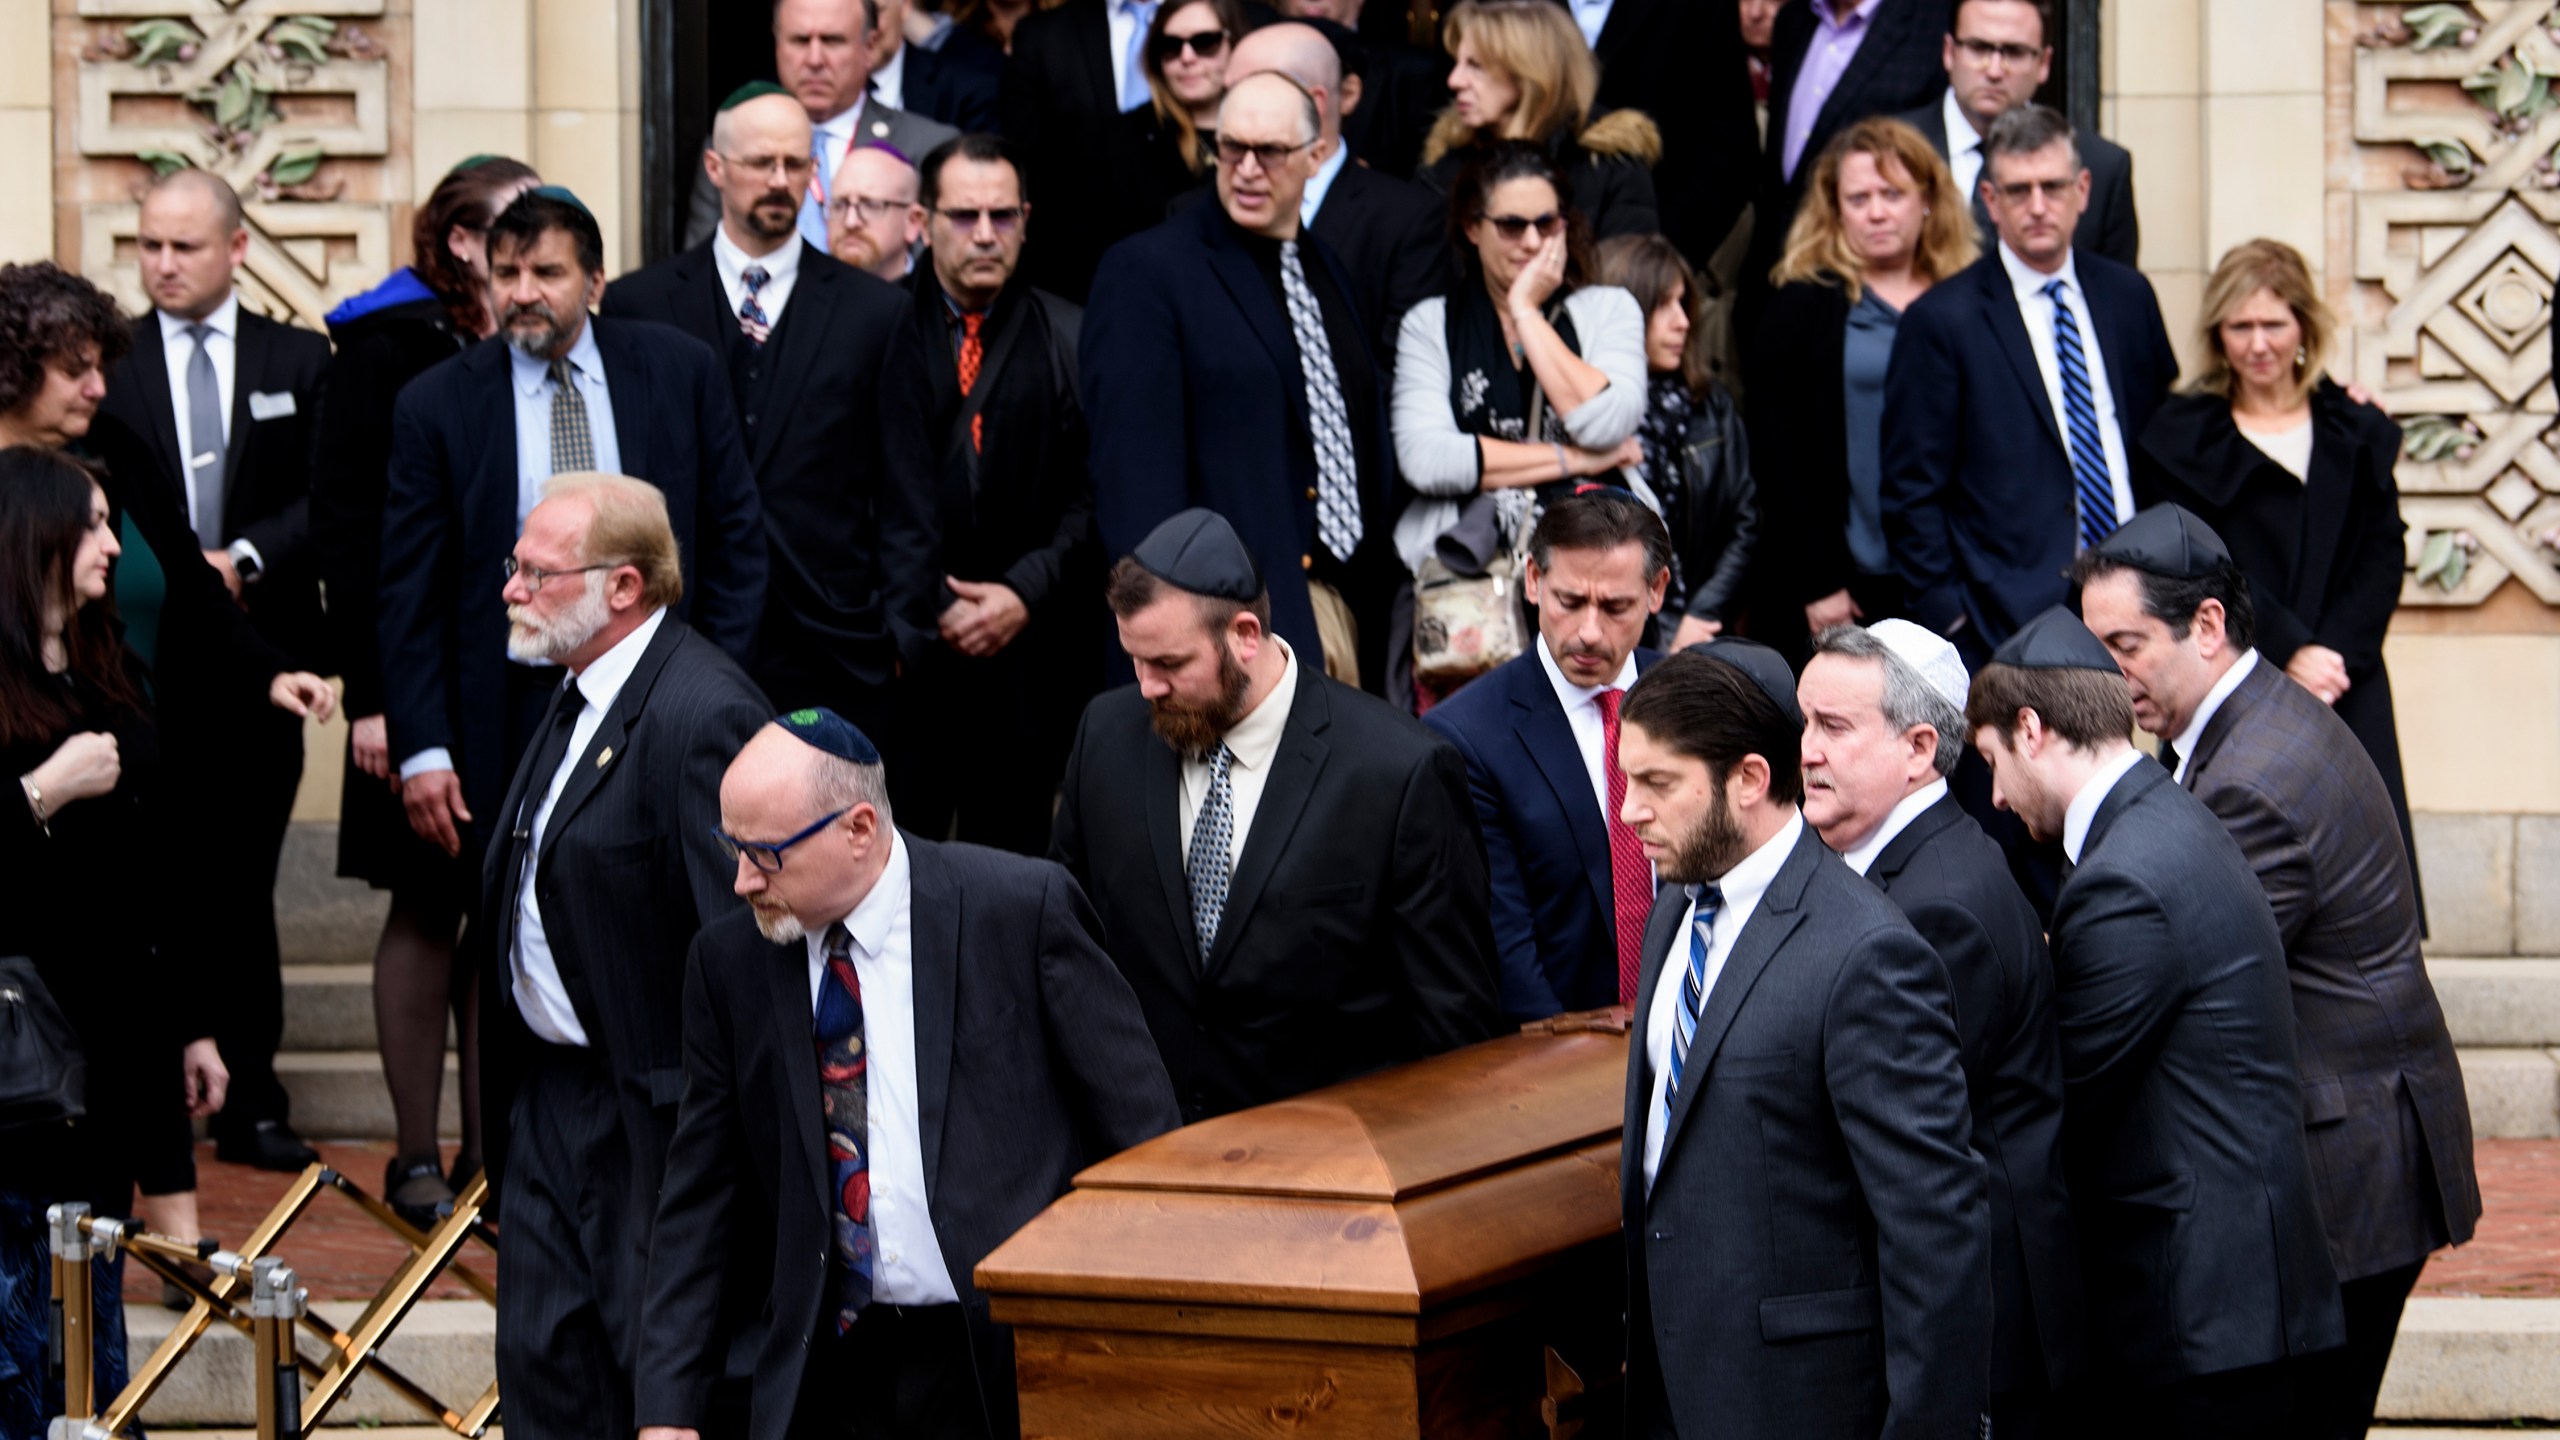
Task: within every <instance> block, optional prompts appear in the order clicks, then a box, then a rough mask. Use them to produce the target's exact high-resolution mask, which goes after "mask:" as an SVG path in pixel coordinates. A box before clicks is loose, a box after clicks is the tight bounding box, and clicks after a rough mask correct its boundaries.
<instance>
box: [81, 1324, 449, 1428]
mask: <svg viewBox="0 0 2560 1440" xmlns="http://www.w3.org/2000/svg"><path fill="white" fill-rule="evenodd" d="M311 1309H312V1312H313V1313H314V1314H316V1315H320V1316H322V1317H324V1318H325V1319H327V1320H328V1321H329V1323H331V1324H333V1325H336V1326H339V1327H340V1328H344V1327H346V1326H348V1325H352V1324H354V1323H355V1319H356V1316H357V1314H358V1313H359V1312H361V1311H362V1310H363V1309H364V1305H363V1302H361V1301H354V1300H346V1301H314V1302H313V1303H312V1307H311ZM496 1316H497V1311H495V1310H494V1309H492V1308H490V1307H489V1306H487V1305H485V1304H482V1303H481V1302H479V1301H477V1300H429V1301H425V1302H423V1303H421V1304H420V1305H419V1306H418V1307H417V1308H416V1309H414V1310H412V1311H410V1312H409V1316H408V1318H407V1319H405V1320H403V1321H402V1322H401V1323H400V1327H399V1328H398V1329H397V1330H394V1331H393V1332H392V1333H391V1338H390V1339H388V1340H386V1341H384V1342H383V1344H382V1356H383V1359H384V1360H386V1361H388V1362H389V1363H390V1364H391V1365H393V1366H394V1367H396V1368H397V1369H398V1370H399V1371H400V1373H401V1374H403V1375H405V1376H407V1377H408V1378H409V1379H410V1380H412V1381H414V1382H416V1383H417V1384H419V1385H421V1386H424V1387H425V1388H426V1390H427V1391H428V1393H429V1394H432V1395H434V1396H435V1397H436V1398H437V1399H439V1400H442V1401H443V1402H444V1403H445V1404H446V1405H448V1406H451V1407H452V1408H454V1409H456V1410H462V1409H467V1408H468V1407H469V1406H470V1405H471V1403H472V1402H473V1401H475V1400H477V1399H479V1398H480V1395H481V1392H483V1391H485V1390H487V1389H488V1388H489V1383H490V1381H491V1380H493V1379H494V1378H496V1374H497V1358H496V1334H497V1330H496V1324H497V1321H496ZM178 1318H179V1317H178V1316H177V1315H176V1314H175V1313H173V1312H171V1311H168V1310H164V1309H162V1308H160V1307H159V1306H157V1305H128V1306H127V1307H126V1308H125V1331H126V1341H127V1345H128V1348H129V1352H130V1353H131V1355H132V1357H133V1363H135V1364H137V1365H139V1364H141V1363H142V1361H143V1360H145V1359H147V1358H149V1356H150V1354H151V1350H152V1347H154V1346H156V1345H158V1344H159V1343H160V1340H161V1338H162V1337H163V1336H165V1335H167V1334H168V1333H169V1331H170V1330H171V1329H172V1328H173V1327H174V1326H175V1325H176V1324H177V1322H178ZM302 1350H303V1353H304V1354H306V1355H309V1356H311V1357H312V1358H314V1359H318V1358H320V1349H319V1345H318V1342H317V1341H316V1340H314V1339H313V1338H312V1337H311V1336H309V1335H308V1334H306V1335H305V1336H304V1337H303V1340H302ZM255 1393H256V1392H255V1391H253V1390H252V1389H250V1366H249V1337H248V1336H246V1335H243V1334H241V1333H240V1332H239V1331H237V1330H234V1329H232V1328H230V1327H229V1326H227V1325H218V1326H215V1327H214V1328H213V1329H212V1330H211V1331H209V1332H207V1333H206V1335H205V1337H204V1338H203V1339H202V1340H199V1341H197V1342H196V1346H195V1348H194V1349H192V1350H190V1351H188V1352H187V1356H186V1358H185V1359H184V1360H181V1361H179V1362H178V1365H177V1368H175V1369H174V1370H172V1371H170V1372H169V1378H168V1379H167V1380H166V1381H164V1382H163V1383H162V1384H161V1386H160V1388H159V1390H158V1391H157V1392H155V1393H154V1394H153V1395H152V1397H151V1403H149V1404H148V1405H145V1406H143V1407H142V1418H143V1420H144V1421H145V1422H146V1423H148V1424H154V1425H173V1426H174V1425H224V1426H237V1425H248V1424H254V1423H255V1422H256V1420H257V1416H256V1414H255V1413H254V1412H253V1410H252V1408H251V1407H252V1405H253V1404H254V1401H253V1399H252V1397H253V1396H254V1394H255ZM428 1419H429V1417H428V1416H426V1415H423V1414H422V1413H420V1411H419V1410H418V1407H417V1406H415V1405H412V1404H410V1403H409V1402H408V1401H407V1400H405V1399H403V1398H402V1397H401V1396H400V1395H399V1394H398V1393H397V1392H396V1391H394V1390H392V1389H391V1388H390V1387H388V1386H386V1385H384V1384H383V1383H382V1382H381V1381H379V1380H376V1379H373V1378H372V1377H370V1376H367V1377H363V1378H360V1379H358V1380H357V1381H356V1383H355V1385H354V1387H353V1388H352V1389H351V1390H349V1392H348V1393H347V1396H346V1398H345V1399H343V1400H341V1401H339V1402H338V1404H337V1406H336V1408H334V1409H332V1410H331V1411H330V1412H329V1416H328V1423H329V1424H331V1425H375V1424H391V1425H401V1426H408V1425H417V1424H420V1423H421V1422H424V1421H427V1420H428ZM378 1433H387V1432H378ZM432 1433H434V1434H438V1435H446V1436H450V1434H451V1433H452V1432H450V1431H446V1430H441V1429H439V1430H436V1431H434V1432H432ZM492 1433H495V1432H494V1431H493V1432H492Z"/></svg>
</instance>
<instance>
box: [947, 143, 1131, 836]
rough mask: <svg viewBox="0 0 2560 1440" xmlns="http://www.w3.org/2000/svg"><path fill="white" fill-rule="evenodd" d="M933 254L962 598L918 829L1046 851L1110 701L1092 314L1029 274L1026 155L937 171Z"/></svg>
mask: <svg viewBox="0 0 2560 1440" xmlns="http://www.w3.org/2000/svg"><path fill="white" fill-rule="evenodd" d="M921 180H922V186H923V188H922V190H921V192H920V193H921V194H922V196H923V203H924V206H925V209H926V211H927V213H928V216H929V218H928V220H927V222H926V224H927V229H926V234H927V235H929V236H930V237H931V239H932V249H931V251H930V252H929V254H928V256H927V261H928V263H926V264H923V265H919V266H918V267H917V268H916V271H915V274H914V275H913V276H912V277H911V278H910V279H909V281H908V290H909V293H911V294H912V295H914V297H915V305H916V318H917V320H918V323H919V324H920V325H921V326H922V327H923V330H924V352H925V373H926V374H927V375H928V376H929V377H930V378H931V381H932V395H933V408H932V412H931V415H930V417H929V423H930V429H931V432H932V434H933V436H934V441H935V445H936V451H935V456H936V459H937V461H938V462H939V464H938V469H937V471H936V476H935V478H936V485H935V494H936V498H937V501H938V503H939V506H940V510H941V519H940V526H939V528H940V533H941V537H942V555H943V569H944V570H945V572H947V573H946V577H945V580H944V583H945V584H946V585H948V586H949V593H950V601H949V603H948V604H946V605H945V606H944V607H943V609H942V613H941V617H940V622H939V623H940V637H941V641H942V643H941V644H940V645H939V646H936V647H934V648H933V649H931V650H930V651H928V652H927V653H926V654H925V656H924V657H923V658H922V659H921V660H920V661H919V663H918V664H917V666H916V668H915V670H914V672H913V673H911V674H910V675H909V677H908V690H907V697H908V698H907V704H908V717H907V733H908V735H909V736H910V737H911V741H912V743H914V744H915V745H916V746H917V747H918V751H917V759H916V762H915V765H914V767H913V768H912V769H911V770H909V772H908V774H907V777H906V780H905V782H904V783H903V784H902V785H901V786H900V799H901V803H902V805H903V806H904V808H905V811H906V815H907V820H908V823H909V824H911V825H913V826H914V827H915V829H916V833H918V834H920V835H948V834H950V833H951V823H952V820H953V818H954V816H955V815H956V816H957V818H958V820H959V824H960V830H959V835H960V838H962V839H965V840H970V841H973V842H975V843H978V844H981V845H993V846H995V847H997V848H998V849H1003V850H1012V851H1016V852H1019V853H1021V854H1025V855H1039V854H1045V853H1047V851H1048V848H1049V820H1050V816H1051V815H1052V814H1053V813H1054V812H1055V810H1056V808H1057V799H1058V777H1059V775H1060V774H1061V773H1063V772H1064V771H1065V769H1066V766H1067V747H1068V745H1069V744H1070V743H1072V741H1073V740H1074V738H1075V727H1076V717H1077V716H1078V715H1081V714H1083V713H1084V705H1085V702H1086V701H1088V700H1090V699H1092V698H1093V696H1094V692H1095V691H1097V690H1099V689H1101V688H1102V631H1101V626H1100V625H1099V624H1098V623H1097V621H1098V619H1099V616H1098V615H1097V614H1096V613H1095V612H1096V611H1097V610H1098V609H1099V608H1100V607H1099V606H1098V605H1097V604H1096V603H1095V602H1097V601H1098V600H1099V599H1100V598H1101V595H1102V558H1101V551H1100V548H1099V547H1098V546H1097V545H1096V544H1095V542H1094V538H1093V486H1092V485H1091V484H1090V483H1089V482H1088V481H1087V480H1086V478H1085V450H1086V446H1087V443H1088V441H1087V437H1086V433H1085V424H1084V406H1083V405H1082V404H1081V403H1080V402H1079V401H1078V400H1077V398H1076V335H1077V331H1078V330H1079V328H1080V327H1081V326H1082V325H1083V323H1084V312H1083V311H1082V310H1081V309H1078V308H1077V307H1076V306H1074V305H1071V304H1069V303H1067V302H1066V301H1064V300H1061V299H1059V298H1058V297H1057V296H1055V295H1052V294H1050V293H1049V292H1047V291H1045V290H1035V289H1033V288H1032V287H1031V286H1030V285H1029V284H1028V283H1027V282H1025V281H1023V280H1022V279H1021V278H1020V277H1019V275H1018V273H1017V271H1018V269H1019V267H1020V265H1021V263H1022V243H1023V238H1024V237H1025V235H1027V234H1028V233H1029V230H1030V224H1031V203H1030V199H1029V196H1028V195H1027V194H1026V192H1025V190H1024V188H1023V182H1022V170H1021V167H1020V166H1019V165H1018V164H1017V163H1016V162H1015V160H1014V151H1013V148H1012V147H1011V146H1010V145H1009V144H1007V143H1006V142H1004V141H1001V140H998V139H996V138H994V137H993V136H989V135H965V136H962V137H961V138H959V139H957V140H953V141H949V142H946V143H945V144H944V145H943V146H942V147H941V148H939V149H937V150H935V151H934V152H933V153H932V154H931V155H928V156H926V157H925V158H924V165H923V173H922V176H921Z"/></svg>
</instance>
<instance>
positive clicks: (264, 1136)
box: [213, 1120, 320, 1174]
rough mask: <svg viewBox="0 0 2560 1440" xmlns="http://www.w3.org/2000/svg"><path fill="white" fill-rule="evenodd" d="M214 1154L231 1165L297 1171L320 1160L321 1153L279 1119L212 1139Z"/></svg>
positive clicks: (261, 1122) (260, 1122)
mask: <svg viewBox="0 0 2560 1440" xmlns="http://www.w3.org/2000/svg"><path fill="white" fill-rule="evenodd" d="M213 1155H214V1158H215V1159H217V1160H221V1161H224V1162H225V1163H227V1164H232V1165H254V1166H256V1167H258V1168H259V1169H261V1170H281V1171H284V1172H285V1173H287V1174H298V1173H300V1172H301V1171H302V1170H303V1169H304V1168H305V1167H307V1166H311V1165H317V1164H318V1163H320V1152H319V1151H317V1150H314V1149H312V1148H311V1147H310V1146H308V1145H305V1144H303V1143H302V1137H301V1136H299V1135H296V1134H294V1133H293V1127H292V1126H290V1125H287V1124H286V1123H284V1122H283V1121H281V1120H261V1121H259V1122H258V1123H257V1124H256V1125H255V1126H254V1127H252V1128H251V1129H250V1131H249V1133H247V1134H245V1135H240V1134H232V1135H225V1136H223V1137H222V1138H221V1139H219V1140H217V1141H215V1142H214V1146H213Z"/></svg>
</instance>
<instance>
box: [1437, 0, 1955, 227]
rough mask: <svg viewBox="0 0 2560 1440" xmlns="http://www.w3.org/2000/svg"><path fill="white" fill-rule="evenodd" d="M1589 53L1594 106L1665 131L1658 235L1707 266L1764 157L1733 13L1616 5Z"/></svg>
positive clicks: (1671, 0) (1660, 2)
mask: <svg viewBox="0 0 2560 1440" xmlns="http://www.w3.org/2000/svg"><path fill="white" fill-rule="evenodd" d="M1789 8H1790V9H1802V8H1803V7H1802V6H1791V7H1789ZM1784 13H1785V12H1781V14H1782V15H1783V14H1784ZM1930 53H1931V54H1932V55H1934V54H1936V53H1937V52H1935V51H1934V50H1933V51H1931V52H1930ZM1592 54H1593V55H1594V56H1595V57H1597V58H1598V59H1599V61H1600V89H1599V92H1598V95H1597V97H1596V100H1595V108H1596V109H1598V110H1641V111H1643V112H1644V113H1645V114H1646V115H1647V116H1649V117H1651V119H1652V120H1653V123H1654V125H1655V126H1656V128H1658V129H1660V130H1661V132H1662V159H1661V160H1660V161H1659V162H1657V163H1656V164H1655V166H1654V174H1655V175H1656V176H1657V177H1659V179H1660V184H1659V185H1658V186H1657V188H1658V189H1659V190H1660V192H1661V200H1660V203H1661V214H1662V225H1661V228H1662V232H1663V233H1664V234H1666V235H1668V236H1670V237H1671V240H1672V242H1673V243H1674V244H1676V245H1678V246H1679V247H1680V249H1681V251H1682V252H1683V253H1685V254H1688V255H1691V256H1695V257H1697V259H1698V260H1699V261H1700V262H1701V263H1703V262H1704V261H1705V259H1706V257H1707V255H1708V254H1709V253H1710V252H1712V251H1713V250H1714V249H1715V248H1716V247H1717V246H1718V245H1720V244H1722V243H1724V237H1725V234H1726V232H1727V231H1730V230H1731V229H1732V228H1733V222H1734V221H1735V220H1737V219H1740V218H1741V216H1742V211H1743V208H1744V207H1745V206H1747V205H1749V204H1750V203H1751V194H1752V186H1753V184H1754V180H1755V175H1754V162H1755V159H1756V157H1757V155H1758V153H1759V149H1760V134H1759V128H1758V126H1759V122H1758V121H1757V120H1756V119H1754V118H1753V114H1752V104H1751V77H1750V72H1749V70H1748V69H1747V68H1746V64H1745V59H1744V51H1743V48H1742V29H1741V26H1740V23H1739V21H1738V19H1737V17H1736V16H1735V14H1734V13H1733V7H1732V6H1729V5H1717V4H1699V3H1696V0H1617V3H1616V4H1614V5H1612V6H1610V8H1609V19H1608V23H1606V24H1605V25H1603V26H1601V27H1600V42H1599V44H1597V45H1595V46H1593V47H1592ZM1443 73H1444V74H1445V73H1446V72H1445V71H1444V72H1443ZM1447 101H1448V97H1447V95H1446V94H1445V93H1444V94H1443V95H1442V96H1441V97H1440V103H1442V104H1446V103H1447ZM1764 268H1765V267H1764Z"/></svg>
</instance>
